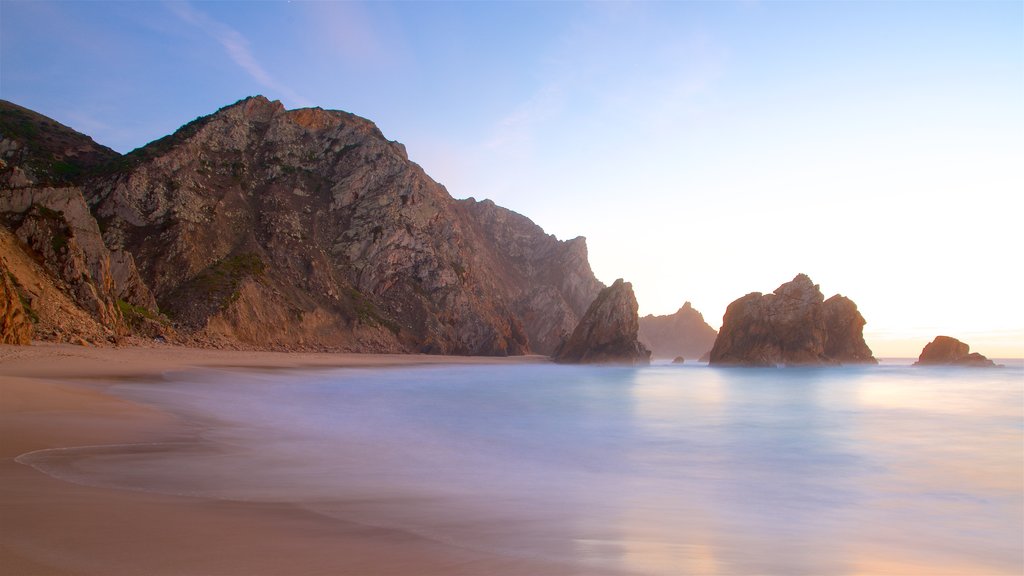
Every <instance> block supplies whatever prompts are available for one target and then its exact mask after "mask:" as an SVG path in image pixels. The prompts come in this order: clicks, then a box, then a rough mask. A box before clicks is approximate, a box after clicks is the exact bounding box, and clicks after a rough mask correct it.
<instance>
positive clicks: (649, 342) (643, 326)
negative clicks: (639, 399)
mask: <svg viewBox="0 0 1024 576" xmlns="http://www.w3.org/2000/svg"><path fill="white" fill-rule="evenodd" d="M717 335H718V332H716V331H715V329H714V328H712V327H711V326H709V325H708V323H707V322H705V321H704V316H703V315H702V314H701V313H700V312H698V311H696V310H694V309H693V306H691V305H690V303H689V302H686V303H685V304H683V307H682V308H680V309H679V310H677V311H676V312H675V313H674V314H669V315H667V316H654V315H651V314H648V315H647V316H644V317H643V318H640V342H642V343H643V345H644V346H646V347H647V348H648V349H650V351H651V355H652V356H653V357H654V358H674V357H676V356H681V357H683V358H691V359H697V358H700V357H702V356H704V355H705V354H707V353H708V352H709V351H710V350H711V347H712V346H714V344H715V337H716V336H717Z"/></svg>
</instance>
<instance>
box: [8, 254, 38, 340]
mask: <svg viewBox="0 0 1024 576" xmlns="http://www.w3.org/2000/svg"><path fill="white" fill-rule="evenodd" d="M31 342H32V321H31V320H30V319H29V317H28V315H27V314H26V313H25V307H24V305H23V304H22V302H21V297H20V296H19V294H18V290H17V287H16V286H15V285H14V282H12V281H11V276H10V272H9V271H8V269H7V266H5V265H4V264H3V263H2V262H0V344H17V345H21V346H27V345H28V344H30V343H31Z"/></svg>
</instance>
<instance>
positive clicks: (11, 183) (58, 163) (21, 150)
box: [0, 100, 120, 189]
mask: <svg viewBox="0 0 1024 576" xmlns="http://www.w3.org/2000/svg"><path fill="white" fill-rule="evenodd" d="M119 156H120V155H119V154H118V153H117V152H114V151H113V150H111V149H110V148H107V147H106V146H100V145H99V144H97V143H96V142H94V141H93V139H92V138H90V137H88V136H86V135H84V134H80V133H78V132H76V131H74V130H72V129H71V128H68V127H67V126H64V125H63V124H60V123H59V122H56V121H54V120H52V119H50V118H47V117H46V116H43V115H42V114H39V113H37V112H33V111H32V110H29V109H27V108H23V107H21V106H18V105H17V104H14V103H12V102H8V101H6V100H0V189H14V188H27V187H33V186H58V187H62V186H68V185H73V184H78V183H81V182H82V181H83V180H84V179H86V178H88V177H89V176H91V175H95V174H97V173H99V172H100V171H102V170H103V168H104V167H106V166H107V165H108V164H109V163H111V162H114V161H116V159H117V158H118V157H119Z"/></svg>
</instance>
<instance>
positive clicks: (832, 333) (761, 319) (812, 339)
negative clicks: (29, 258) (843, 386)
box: [709, 274, 877, 366]
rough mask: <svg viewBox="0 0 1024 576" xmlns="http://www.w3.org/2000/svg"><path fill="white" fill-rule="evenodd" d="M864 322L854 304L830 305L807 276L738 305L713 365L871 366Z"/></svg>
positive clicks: (726, 320) (725, 323)
mask: <svg viewBox="0 0 1024 576" xmlns="http://www.w3.org/2000/svg"><path fill="white" fill-rule="evenodd" d="M864 323H865V322H864V318H863V317H862V316H861V315H860V313H859V312H858V311H857V306H856V305H855V304H854V303H853V301H851V300H850V299H848V298H844V297H842V296H838V295H836V296H833V297H832V298H829V299H828V301H825V300H824V296H823V295H822V293H821V290H819V288H818V286H817V285H816V284H814V283H813V282H812V281H811V279H810V278H808V277H807V276H806V275H804V274H798V275H797V276H796V277H795V278H794V279H793V280H792V281H791V282H787V283H785V284H783V285H782V286H779V288H778V289H777V290H775V292H774V293H772V294H761V293H760V292H753V293H751V294H747V295H746V296H744V297H742V298H740V299H738V300H736V301H734V302H733V303H732V304H730V305H729V307H728V308H727V309H726V311H725V316H724V317H723V318H722V329H721V330H720V331H719V333H718V337H717V338H716V339H715V344H714V347H713V348H712V349H711V354H710V358H709V360H710V363H711V364H719V365H721V364H738V365H746V366H777V365H780V364H785V365H814V364H846V363H871V364H874V363H876V362H877V361H876V360H875V358H874V357H873V356H872V355H871V350H870V349H869V348H868V346H867V344H866V343H865V342H864V337H863V334H862V329H863V327H864Z"/></svg>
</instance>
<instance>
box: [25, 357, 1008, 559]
mask: <svg viewBox="0 0 1024 576" xmlns="http://www.w3.org/2000/svg"><path fill="white" fill-rule="evenodd" d="M117 393H118V394H121V395H123V396H126V397H129V398H132V399H135V400H142V401H145V402H150V403H154V404H157V405H159V406H161V407H163V408H165V409H169V410H171V411H175V412H180V413H187V414H189V415H191V416H192V417H195V416H196V415H199V416H202V417H206V418H207V420H202V419H200V422H207V424H204V425H202V426H201V427H200V428H199V432H200V435H201V437H202V441H201V442H186V443H182V444H168V445H153V446H132V447H110V448H93V449H89V450H81V451H76V450H71V451H67V450H65V451H56V452H53V451H51V452H44V453H37V454H33V455H31V456H30V457H28V458H26V460H27V461H28V463H30V464H32V465H34V466H37V467H38V468H40V469H42V470H44V471H47V472H49V473H51V474H53V475H55V476H58V477H63V478H66V479H71V480H74V481H78V482H83V483H94V484H101V485H108V486H117V487H122V488H129V489H139V490H151V491H158V492H168V493H177V494H192V495H198V496H207V497H216V498H228V499H239V500H261V501H287V502H294V503H298V504H299V505H302V506H304V507H306V508H308V509H310V510H313V511H315V512H318V513H321V514H325V515H329V516H335V517H338V518H342V519H346V520H354V521H357V522H367V523H371V524H374V525H379V526H387V527H392V528H396V529H402V530H407V531H411V532H415V533H417V534H419V535H422V536H425V537H428V538H432V539H436V540H439V541H441V542H446V543H451V544H455V545H458V546H466V547H471V548H477V549H482V550H489V551H493V552H495V553H499V554H508V555H525V556H531V557H537V558H543V559H546V560H552V561H556V562H558V561H560V562H566V563H568V564H572V565H576V566H579V565H584V566H586V565H593V566H600V567H602V568H612V569H619V570H621V571H622V572H623V573H630V574H656V575H661V574H665V575H668V574H673V575H675V574H753V573H759V574H764V573H769V574H957V575H960V574H979V575H980V574H1021V573H1024V366H1022V365H1021V364H1020V363H1015V364H1011V365H1010V367H1008V368H999V369H968V368H915V367H910V366H906V365H881V366H865V367H842V368H835V367H830V368H789V369H742V368H709V367H707V366H701V365H694V366H689V365H683V366H673V365H663V366H652V367H645V368H608V367H570V366H557V365H549V364H536V365H510V366H501V365H499V366H445V367H437V366H432V367H418V368H393V369H375V370H366V369H346V370H335V371H320V372H303V373H296V372H277V373H247V374H225V373H216V372H211V373H203V374H196V373H192V374H189V375H187V379H185V380H183V381H180V382H172V383H168V384H161V385H157V386H153V385H148V384H147V385H123V386H118V387H117Z"/></svg>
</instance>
